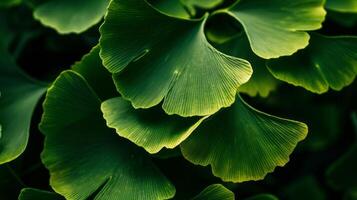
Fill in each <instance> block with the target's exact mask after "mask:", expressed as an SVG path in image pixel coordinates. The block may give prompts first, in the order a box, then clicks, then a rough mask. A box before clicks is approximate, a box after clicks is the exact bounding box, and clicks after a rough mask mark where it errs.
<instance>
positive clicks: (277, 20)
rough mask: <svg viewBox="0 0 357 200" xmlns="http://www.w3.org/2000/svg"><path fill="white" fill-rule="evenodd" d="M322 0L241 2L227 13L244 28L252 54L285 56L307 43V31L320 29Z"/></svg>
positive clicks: (322, 15)
mask: <svg viewBox="0 0 357 200" xmlns="http://www.w3.org/2000/svg"><path fill="white" fill-rule="evenodd" d="M323 4H324V0H299V1H287V0H264V1H262V0H241V1H239V2H238V3H237V4H235V5H234V6H232V7H231V8H230V9H229V10H228V11H222V12H227V13H228V14H229V15H231V16H233V17H234V18H236V19H237V20H238V21H239V22H240V23H241V24H242V25H243V27H244V29H245V32H246V34H247V36H248V38H249V41H250V45H251V48H252V50H253V52H254V53H255V54H257V55H258V56H260V57H262V58H266V59H270V58H277V57H280V56H287V55H291V54H293V53H295V52H296V51H297V50H299V49H303V48H305V47H306V46H307V45H308V43H309V35H308V33H306V31H311V30H316V29H319V28H321V23H322V22H323V20H324V18H325V14H326V12H325V10H324V8H323Z"/></svg>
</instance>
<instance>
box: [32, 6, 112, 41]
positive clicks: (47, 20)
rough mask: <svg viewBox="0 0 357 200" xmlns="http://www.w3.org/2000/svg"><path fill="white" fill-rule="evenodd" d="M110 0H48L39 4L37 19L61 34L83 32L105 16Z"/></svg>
mask: <svg viewBox="0 0 357 200" xmlns="http://www.w3.org/2000/svg"><path fill="white" fill-rule="evenodd" d="M108 4H109V0H99V1H98V0H89V1H88V0H86V1H84V0H75V1H72V0H48V1H44V2H43V3H42V4H40V5H39V6H37V7H36V8H35V11H34V17H35V19H37V20H39V21H40V22H41V23H42V24H43V25H45V26H48V27H51V28H53V29H55V30H56V31H58V32H59V33H61V34H67V33H81V32H83V31H85V30H87V29H88V28H90V27H91V26H93V25H95V24H97V23H98V22H99V21H100V20H101V19H102V18H103V16H104V14H105V12H106V8H107V6H108Z"/></svg>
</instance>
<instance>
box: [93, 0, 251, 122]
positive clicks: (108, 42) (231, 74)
mask: <svg viewBox="0 0 357 200" xmlns="http://www.w3.org/2000/svg"><path fill="white" fill-rule="evenodd" d="M206 18H207V17H204V18H203V19H201V20H185V19H179V18H174V17H170V16H167V15H165V14H163V13H161V12H159V11H158V10H156V9H154V8H153V7H152V6H151V5H149V4H148V3H147V2H146V1H143V0H121V1H119V0H113V1H112V2H111V3H110V6H109V11H108V15H107V16H106V18H105V22H104V24H103V25H102V27H101V29H100V32H101V38H100V45H101V53H100V55H101V58H102V60H103V63H104V66H105V67H106V68H107V69H108V70H109V71H110V72H111V73H114V74H115V75H114V80H115V83H116V87H117V89H118V91H119V92H120V93H121V94H122V96H123V97H124V98H125V99H127V100H130V101H131V103H132V105H133V106H134V107H135V108H149V107H153V106H155V105H157V104H159V103H160V102H162V101H163V105H162V107H163V109H164V110H165V112H166V113H168V114H178V115H181V116H185V117H187V116H195V115H198V116H204V115H209V114H212V113H215V112H217V111H218V110H219V109H220V108H222V107H228V106H230V105H231V104H232V103H233V102H234V100H235V95H236V92H237V89H238V87H239V86H240V85H241V84H243V83H245V82H247V81H248V80H249V78H250V76H251V74H252V69H251V66H250V64H249V63H248V62H247V61H245V60H243V59H240V58H235V57H232V56H228V55H225V54H223V53H221V52H219V51H218V50H216V49H215V48H213V47H212V46H211V45H210V44H209V43H208V42H207V40H206V38H205V34H204V30H203V29H204V24H205V21H206ZM157 27H160V28H157Z"/></svg>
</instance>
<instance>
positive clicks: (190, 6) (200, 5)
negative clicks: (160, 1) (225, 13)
mask: <svg viewBox="0 0 357 200" xmlns="http://www.w3.org/2000/svg"><path fill="white" fill-rule="evenodd" d="M181 2H182V4H184V5H185V7H186V8H187V10H188V11H189V12H190V13H191V15H192V16H196V15H197V10H204V11H206V10H212V9H214V8H216V7H217V6H219V5H221V4H222V3H223V2H224V0H205V1H202V0H181Z"/></svg>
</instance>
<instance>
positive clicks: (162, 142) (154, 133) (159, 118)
mask: <svg viewBox="0 0 357 200" xmlns="http://www.w3.org/2000/svg"><path fill="white" fill-rule="evenodd" d="M102 112H103V113H104V118H105V119H106V121H107V125H108V126H109V127H111V128H115V129H116V132H117V133H118V134H119V135H120V136H122V137H125V138H127V139H129V140H130V141H132V142H134V143H135V144H137V145H138V146H141V147H144V149H145V150H146V151H148V152H149V153H157V152H159V151H160V150H161V149H162V148H164V147H166V148H170V149H172V148H175V147H176V146H178V145H179V144H180V143H181V142H182V141H183V140H185V139H186V138H187V137H188V136H189V135H190V134H191V133H192V132H193V131H194V130H195V129H196V128H197V126H199V125H200V124H201V122H202V121H203V120H204V119H205V117H202V118H199V117H193V118H182V117H178V116H168V115H166V113H165V112H164V111H163V110H162V109H161V108H160V107H155V108H150V109H146V110H141V109H139V110H136V109H134V108H133V107H132V106H131V104H130V103H129V102H127V101H125V100H124V99H122V98H120V97H118V98H113V99H110V100H107V101H105V102H104V103H103V104H102Z"/></svg>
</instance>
